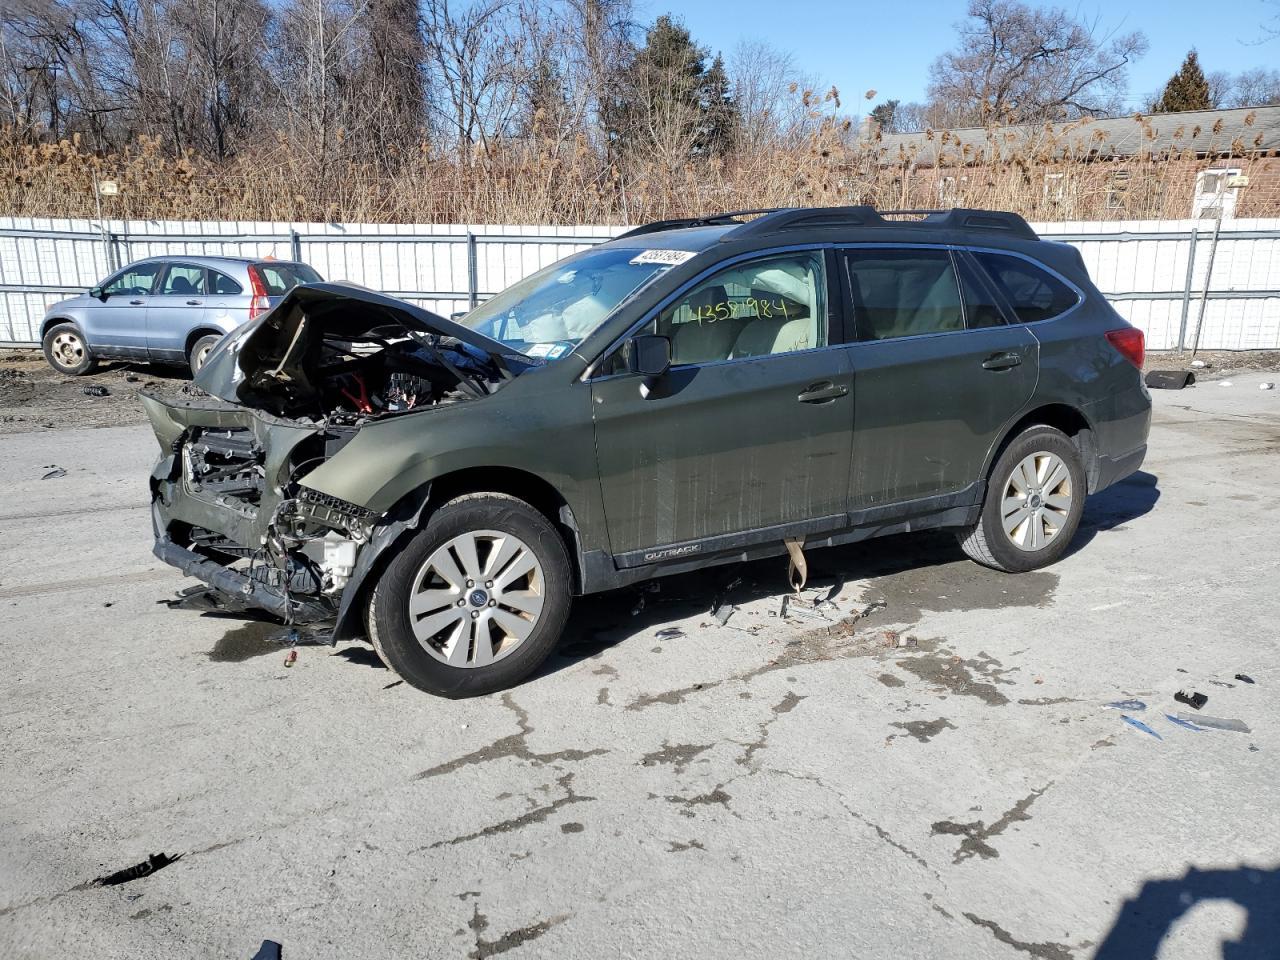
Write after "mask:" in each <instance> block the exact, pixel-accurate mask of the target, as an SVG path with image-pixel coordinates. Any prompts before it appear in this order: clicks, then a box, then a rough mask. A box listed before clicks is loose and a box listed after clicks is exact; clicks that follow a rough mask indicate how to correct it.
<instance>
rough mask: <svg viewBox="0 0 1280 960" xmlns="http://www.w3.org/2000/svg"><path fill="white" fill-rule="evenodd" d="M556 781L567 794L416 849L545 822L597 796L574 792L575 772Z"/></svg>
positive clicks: (451, 844)
mask: <svg viewBox="0 0 1280 960" xmlns="http://www.w3.org/2000/svg"><path fill="white" fill-rule="evenodd" d="M556 783H558V784H559V785H560V787H561V788H562V789H563V790H564V791H565V795H564V796H563V797H560V798H558V799H556V800H553V801H552V802H551V803H548V804H546V805H545V806H541V807H534V808H533V809H532V810H529V811H528V812H526V813H523V814H521V815H520V816H518V817H512V818H511V819H510V820H502V821H500V822H498V823H492V824H490V825H489V826H487V827H482V828H481V829H479V830H477V831H475V832H474V833H464V834H463V835H462V836H459V837H453V838H452V839H449V840H437V841H436V842H435V843H431V844H428V845H427V846H425V847H418V848H417V850H414V851H413V852H414V853H417V852H418V851H420V850H435V849H437V848H439V847H452V846H454V845H456V844H459V843H467V842H468V841H470V840H479V839H480V838H481V837H491V836H493V835H494V834H498V833H510V832H512V831H513V830H519V829H521V828H522V827H527V826H530V825H531V824H534V823H543V822H545V821H546V819H547V818H548V817H549V816H551V815H552V814H553V813H555V812H556V811H557V810H560V809H561V808H563V807H567V806H569V805H571V804H574V803H586V802H587V801H588V800H594V799H595V797H584V796H579V795H578V794H576V793H574V792H573V774H572V773H566V774H565V775H564V776H563V777H560V778H558V779H557V780H556Z"/></svg>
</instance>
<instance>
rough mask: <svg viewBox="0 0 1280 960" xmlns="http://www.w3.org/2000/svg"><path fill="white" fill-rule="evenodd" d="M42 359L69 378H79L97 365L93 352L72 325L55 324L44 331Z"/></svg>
mask: <svg viewBox="0 0 1280 960" xmlns="http://www.w3.org/2000/svg"><path fill="white" fill-rule="evenodd" d="M42 346H43V347H44V358H45V359H46V360H47V361H49V366H51V367H53V369H55V370H57V371H58V372H59V373H64V374H66V375H67V376H69V377H79V376H82V375H84V374H86V373H88V372H89V371H91V370H92V369H93V368H94V367H96V366H97V365H98V361H97V359H96V358H95V357H94V355H93V351H92V350H90V349H89V344H88V342H87V341H86V340H85V338H84V334H83V333H81V332H80V328H79V327H77V326H76V325H75V324H74V323H55V324H54V325H53V326H52V327H50V328H49V329H48V330H46V331H45V335H44V340H43V342H42Z"/></svg>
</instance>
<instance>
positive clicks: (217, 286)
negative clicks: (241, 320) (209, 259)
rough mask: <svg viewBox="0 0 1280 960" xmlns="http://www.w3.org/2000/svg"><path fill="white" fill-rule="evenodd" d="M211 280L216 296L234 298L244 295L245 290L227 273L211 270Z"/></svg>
mask: <svg viewBox="0 0 1280 960" xmlns="http://www.w3.org/2000/svg"><path fill="white" fill-rule="evenodd" d="M209 279H210V281H211V283H210V286H212V287H213V293H214V296H218V297H234V296H235V295H236V294H239V293H244V288H243V287H242V286H240V284H238V283H237V282H236V281H234V280H232V279H231V278H230V277H228V276H227V275H226V274H225V273H219V272H218V271H217V270H210V271H209Z"/></svg>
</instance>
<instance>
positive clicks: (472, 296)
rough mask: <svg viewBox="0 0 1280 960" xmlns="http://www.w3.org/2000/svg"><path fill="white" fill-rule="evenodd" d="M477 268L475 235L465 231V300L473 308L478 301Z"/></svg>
mask: <svg viewBox="0 0 1280 960" xmlns="http://www.w3.org/2000/svg"><path fill="white" fill-rule="evenodd" d="M478 275H479V270H478V268H477V266H476V235H475V234H474V233H472V232H471V231H470V230H468V231H467V302H468V303H469V304H470V306H471V309H472V310H474V309H475V308H476V305H477V304H478V303H479V302H480V288H479V281H478V279H477V277H478Z"/></svg>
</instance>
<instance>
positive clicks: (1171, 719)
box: [1164, 713, 1204, 733]
mask: <svg viewBox="0 0 1280 960" xmlns="http://www.w3.org/2000/svg"><path fill="white" fill-rule="evenodd" d="M1164 718H1165V719H1166V720H1168V721H1169V722H1170V723H1176V724H1177V725H1178V726H1180V727H1186V728H1187V729H1188V730H1194V731H1195V732H1196V733H1204V727H1202V726H1200V725H1198V724H1195V723H1192V722H1191V721H1190V720H1183V719H1182V718H1181V717H1175V716H1174V715H1173V714H1172V713H1166V714H1165V715H1164Z"/></svg>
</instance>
